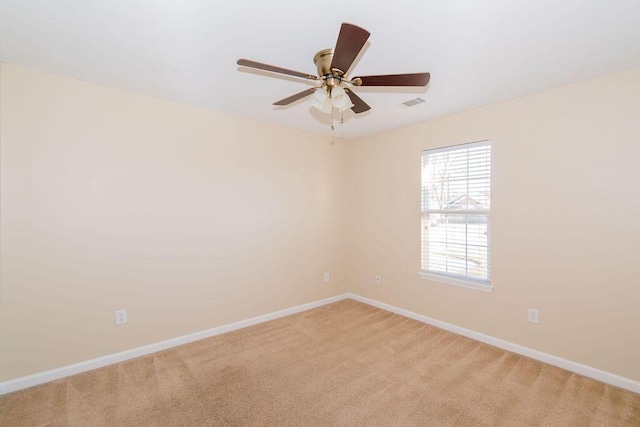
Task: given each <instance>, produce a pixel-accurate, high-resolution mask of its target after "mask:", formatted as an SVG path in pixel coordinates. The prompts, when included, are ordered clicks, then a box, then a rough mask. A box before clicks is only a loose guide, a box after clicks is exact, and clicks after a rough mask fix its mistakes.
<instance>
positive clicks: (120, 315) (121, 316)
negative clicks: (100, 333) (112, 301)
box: [116, 309, 127, 325]
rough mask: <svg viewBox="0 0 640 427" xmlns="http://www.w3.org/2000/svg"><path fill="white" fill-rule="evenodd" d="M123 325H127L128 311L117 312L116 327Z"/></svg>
mask: <svg viewBox="0 0 640 427" xmlns="http://www.w3.org/2000/svg"><path fill="white" fill-rule="evenodd" d="M123 323H127V310H125V309H123V310H118V311H116V325H122V324H123Z"/></svg>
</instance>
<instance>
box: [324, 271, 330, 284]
mask: <svg viewBox="0 0 640 427" xmlns="http://www.w3.org/2000/svg"><path fill="white" fill-rule="evenodd" d="M324 281H325V282H328V281H329V273H324Z"/></svg>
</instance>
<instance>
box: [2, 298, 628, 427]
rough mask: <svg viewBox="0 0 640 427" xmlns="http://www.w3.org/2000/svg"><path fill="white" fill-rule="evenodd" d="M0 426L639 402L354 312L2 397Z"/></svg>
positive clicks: (383, 420) (579, 409) (465, 421)
mask: <svg viewBox="0 0 640 427" xmlns="http://www.w3.org/2000/svg"><path fill="white" fill-rule="evenodd" d="M0 425H2V426H7V427H8V426H45V425H47V426H48V425H52V426H53V425H55V426H61V425H74V426H102V425H113V426H116V425H117V426H201V425H202V426H215V425H221V426H245V425H253V426H292V425H295V426H412V425H416V426H449V425H459V426H475V425H479V426H484V425H486V426H496V425H502V426H528V425H541V426H542V425H544V426H616V425H634V426H640V395H639V394H635V393H631V392H628V391H625V390H621V389H618V388H615V387H611V386H608V385H606V384H603V383H600V382H597V381H594V380H591V379H588V378H585V377H582V376H580V375H576V374H573V373H571V372H568V371H565V370H562V369H559V368H555V367H553V366H549V365H545V364H544V363H540V362H537V361H534V360H531V359H528V358H526V357H522V356H518V355H515V354H512V353H508V352H506V351H503V350H500V349H497V348H495V347H491V346H489V345H486V344H482V343H479V342H476V341H473V340H471V339H468V338H464V337H460V336H458V335H454V334H452V333H449V332H446V331H443V330H440V329H437V328H434V327H431V326H428V325H425V324H422V323H419V322H417V321H414V320H411V319H407V318H405V317H402V316H399V315H396V314H392V313H389V312H386V311H383V310H380V309H377V308H374V307H370V306H368V305H364V304H361V303H358V302H355V301H352V300H345V301H341V302H338V303H335V304H331V305H328V306H324V307H320V308H317V309H314V310H310V311H307V312H304V313H300V314H297V315H293V316H289V317H286V318H282V319H278V320H274V321H271V322H267V323H263V324H260V325H257V326H253V327H250V328H246V329H242V330H239V331H235V332H231V333H228V334H225V335H220V336H217V337H213V338H209V339H206V340H202V341H198V342H196V343H192V344H188V345H185V346H182V347H177V348H174V349H171V350H167V351H163V352H160V353H156V354H154V355H150V356H146V357H141V358H138V359H135V360H131V361H127V362H123V363H120V364H117V365H113V366H109V367H106V368H102V369H98V370H95V371H91V372H87V373H84V374H80V375H76V376H73V377H69V378H65V379H61V380H58V381H54V382H51V383H48V384H44V385H41V386H38V387H33V388H31V389H27V390H23V391H19V392H16V393H11V394H8V395H6V396H3V397H2V398H0Z"/></svg>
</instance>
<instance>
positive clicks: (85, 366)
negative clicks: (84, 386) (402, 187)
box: [0, 294, 349, 395]
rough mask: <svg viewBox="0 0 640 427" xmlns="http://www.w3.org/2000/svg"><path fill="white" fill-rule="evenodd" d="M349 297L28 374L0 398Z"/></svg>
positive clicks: (5, 387)
mask: <svg viewBox="0 0 640 427" xmlns="http://www.w3.org/2000/svg"><path fill="white" fill-rule="evenodd" d="M347 298H349V294H342V295H336V296H334V297H330V298H325V299H322V300H320V301H314V302H310V303H308V304H302V305H298V306H296V307H291V308H287V309H284V310H280V311H276V312H273V313H268V314H263V315H262V316H257V317H252V318H250V319H246V320H241V321H239V322H234V323H229V324H227V325H222V326H218V327H215V328H211V329H207V330H205V331H200V332H195V333H192V334H188V335H183V336H181V337H176V338H171V339H168V340H166V341H160V342H157V343H154V344H149V345H145V346H142V347H137V348H132V349H130V350H125V351H122V352H120V353H115V354H109V355H107V356H102V357H98V358H96V359H91V360H87V361H84V362H79V363H74V364H73V365H67V366H63V367H61V368H56V369H52V370H49V371H45V372H39V373H37V374H32V375H27V376H24V377H19V378H15V379H12V380H8V381H4V382H0V395H3V394H7V393H11V392H14V391H18V390H22V389H25V388H28V387H33V386H36V385H39V384H44V383H47V382H49V381H53V380H57V379H60V378H64V377H68V376H70V375H75V374H79V373H81V372H86V371H90V370H93V369H97V368H102V367H103V366H107V365H113V364H114V363H119V362H122V361H125V360H129V359H133V358H136V357H140V356H146V355H147V354H151V353H155V352H158V351H162V350H166V349H168V348H172V347H177V346H179V345H183V344H187V343H190V342H193V341H198V340H201V339H204V338H209V337H213V336H215V335H220V334H224V333H226V332H231V331H235V330H237V329H242V328H246V327H248V326H253V325H257V324H258V323H263V322H267V321H269V320H274V319H278V318H280V317H284V316H289V315H291V314H296V313H300V312H302V311H306V310H310V309H312V308H316V307H320V306H323V305H326V304H331V303H334V302H337V301H341V300H343V299H347Z"/></svg>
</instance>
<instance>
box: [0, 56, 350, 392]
mask: <svg viewBox="0 0 640 427" xmlns="http://www.w3.org/2000/svg"><path fill="white" fill-rule="evenodd" d="M0 71H1V80H0V90H1V98H0V112H1V113H0V114H1V115H0V126H1V133H0V141H1V146H0V150H1V152H0V154H1V162H2V163H1V169H2V175H1V212H0V214H1V218H2V221H1V230H0V232H1V241H0V244H1V247H0V253H1V259H0V265H1V267H2V268H1V273H0V274H1V276H0V298H1V303H0V304H1V305H0V381H2V380H8V379H12V378H16V377H20V376H23V375H27V374H33V373H37V372H41V371H44V370H48V369H51V368H56V367H60V366H64V365H68V364H71V363H75V362H80V361H84V360H88V359H91V358H94V357H98V356H103V355H107V354H112V353H115V352H118V351H122V350H125V349H130V348H134V347H138V346H142V345H145V344H149V343H154V342H158V341H161V340H165V339H168V338H172V337H176V336H180V335H184V334H187V333H191V332H197V331H201V330H204V329H208V328H211V327H214V326H217V325H222V324H227V323H230V322H233V321H237V320H242V319H246V318H249V317H253V316H256V315H260V314H265V313H270V312H273V311H276V310H280V309H283V308H287V307H291V306H295V305H299V304H303V303H307V302H310V301H316V300H319V299H322V298H325V297H329V296H333V295H337V294H341V293H343V292H345V291H346V290H347V282H346V277H347V272H346V263H345V257H344V256H343V255H344V254H343V252H342V248H344V247H345V240H344V239H345V234H346V233H345V225H346V219H347V217H346V215H345V214H344V213H345V212H346V206H345V203H346V199H345V196H346V190H345V186H344V182H345V180H346V178H347V172H348V171H347V156H346V155H345V149H346V148H345V144H344V143H343V142H339V141H337V142H335V143H332V141H331V140H330V139H328V138H327V137H323V136H318V135H314V134H310V133H306V132H302V131H298V130H293V129H288V128H284V127H280V126H273V125H268V124H264V123H258V122H254V121H250V120H245V119H240V118H236V117H231V116H228V115H224V114H219V113H215V112H211V111H207V110H203V109H198V108H193V107H189V106H185V105H180V104H174V103H170V102H166V101H163V100H159V99H154V98H149V97H145V96H139V95H135V94H131V93H125V92H122V91H118V90H114V89H109V88H105V87H101V86H96V85H92V84H86V83H82V82H78V81H74V80H69V79H64V78H59V77H54V76H51V75H47V74H42V73H38V72H34V71H29V70H25V69H21V68H17V67H14V66H8V65H6V64H2V66H1V70H0ZM325 271H328V272H330V273H331V281H330V282H329V283H327V284H325V283H324V282H323V273H324V272H325ZM120 308H126V309H127V310H128V313H129V322H128V323H127V324H126V325H125V326H122V327H117V326H115V322H114V311H115V310H116V309H120Z"/></svg>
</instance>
